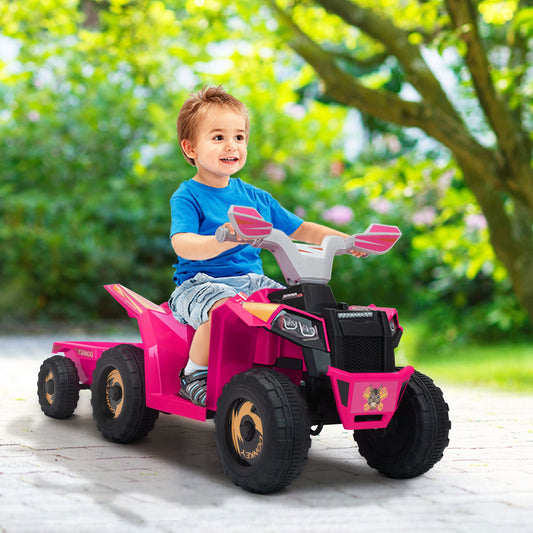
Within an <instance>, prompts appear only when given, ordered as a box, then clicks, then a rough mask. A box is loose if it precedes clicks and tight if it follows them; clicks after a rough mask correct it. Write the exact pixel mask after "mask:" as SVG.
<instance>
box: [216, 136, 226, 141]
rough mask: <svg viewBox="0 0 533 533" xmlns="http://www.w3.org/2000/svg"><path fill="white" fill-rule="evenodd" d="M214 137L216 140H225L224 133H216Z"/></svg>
mask: <svg viewBox="0 0 533 533" xmlns="http://www.w3.org/2000/svg"><path fill="white" fill-rule="evenodd" d="M214 139H215V141H223V140H224V137H223V136H222V135H215V137H214Z"/></svg>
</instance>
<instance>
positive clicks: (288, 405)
mask: <svg viewBox="0 0 533 533" xmlns="http://www.w3.org/2000/svg"><path fill="white" fill-rule="evenodd" d="M228 214H229V218H230V221H231V222H232V225H233V227H234V228H235V230H236V233H237V234H238V235H239V237H240V238H241V239H245V240H246V242H247V243H248V244H251V245H252V246H255V247H260V248H264V249H267V250H270V251H271V252H272V253H273V254H274V256H275V257H276V259H277V261H278V263H279V265H280V268H281V270H282V272H283V274H284V277H285V280H286V282H287V285H288V288H285V289H263V290H260V291H257V292H255V293H254V294H251V295H250V296H246V295H245V294H238V295H237V296H235V297H234V298H232V299H230V300H228V301H227V302H226V303H225V304H224V305H222V306H220V307H219V308H217V309H215V310H214V311H213V313H212V329H211V345H210V355H209V370H208V379H207V398H206V407H200V406H197V405H193V404H192V403H191V402H190V401H188V400H186V399H184V398H181V397H180V396H179V395H178V389H179V386H180V385H179V373H180V370H181V369H182V368H183V367H184V366H185V364H186V362H187V360H188V351H189V345H190V342H191V339H192V337H193V334H194V330H193V328H192V327H191V326H187V325H184V324H181V323H179V322H178V321H176V320H175V319H174V318H173V316H172V313H171V311H170V310H169V308H168V305H167V304H166V303H164V304H161V305H156V304H154V303H152V302H150V301H148V300H147V299H145V298H143V297H142V296H140V295H138V294H136V293H135V292H133V291H132V290H130V289H128V288H126V287H124V286H122V285H118V284H114V285H107V286H106V287H105V288H106V289H107V291H108V292H109V293H110V294H111V295H112V296H113V297H114V298H115V299H116V300H117V301H118V302H119V303H120V304H121V305H122V306H123V307H125V308H126V310H127V312H128V315H129V316H130V317H132V318H136V319H137V321H138V325H139V329H140V334H141V339H142V342H140V343H128V344H125V343H118V342H55V343H54V345H53V350H52V352H53V353H55V354H58V353H62V354H63V355H55V356H52V357H50V358H48V359H46V360H45V361H44V362H43V364H42V366H41V368H40V371H39V377H38V383H37V387H38V397H39V403H40V406H41V408H42V410H43V412H44V413H45V414H46V415H48V416H50V417H53V418H66V417H68V416H70V415H71V414H72V413H73V412H74V410H75V408H76V406H77V403H78V399H79V391H80V389H88V388H90V389H91V404H92V409H93V415H94V419H95V420H96V424H97V426H98V429H99V430H100V431H101V433H102V434H103V435H104V437H106V438H107V439H110V440H112V441H115V442H120V443H128V442H132V441H136V440H138V439H140V438H142V437H145V436H146V435H147V434H148V432H149V431H151V430H152V429H153V427H154V424H155V421H156V419H157V418H158V416H159V413H160V412H163V413H167V414H176V415H180V416H184V417H187V418H191V419H195V420H200V421H205V420H206V419H211V418H214V424H215V440H216V444H217V449H218V454H219V456H220V459H221V462H222V465H223V469H224V472H225V473H226V474H227V475H228V476H229V478H230V479H231V480H232V481H233V482H234V483H235V484H237V485H240V486H241V487H243V488H244V489H246V490H249V491H252V492H257V493H270V492H274V491H277V490H280V489H281V488H283V487H285V486H287V485H289V484H290V483H291V482H292V481H293V480H294V479H295V478H296V477H297V476H298V475H299V474H300V473H301V471H302V469H303V467H304V465H305V463H306V461H307V455H308V450H309V447H310V445H311V438H310V435H318V433H319V432H320V431H321V429H322V428H323V426H324V425H325V424H338V423H341V424H342V425H343V426H344V428H345V429H347V430H352V431H353V436H354V439H355V441H356V443H357V445H358V448H359V452H360V454H361V455H362V456H363V457H364V458H365V459H366V461H367V463H368V464H369V465H370V466H371V467H373V468H375V469H377V470H378V471H379V472H381V473H382V474H384V475H386V476H389V477H392V478H412V477H415V476H419V475H421V474H423V473H425V472H427V471H428V470H429V469H430V468H432V467H433V465H435V463H437V462H438V461H439V460H440V459H441V458H442V455H443V451H444V449H445V448H446V446H447V445H448V442H449V441H448V432H449V429H450V421H449V417H448V405H447V404H446V402H445V401H444V398H443V395H442V392H441V390H440V389H439V388H438V387H437V386H436V385H435V384H434V383H433V381H432V380H431V379H430V378H428V377H427V376H425V375H423V374H421V373H420V372H417V371H415V370H414V369H413V367H411V366H406V367H404V368H398V367H396V365H395V359H394V349H395V348H396V347H397V346H398V343H399V341H400V337H401V335H402V331H403V330H402V328H401V327H400V325H399V322H398V315H397V312H396V310H395V309H392V308H383V307H376V306H375V305H366V306H349V305H347V304H345V303H339V302H337V301H336V300H335V297H334V296H333V293H332V291H331V289H330V287H329V286H328V285H327V283H328V282H329V280H330V277H331V266H332V261H333V258H334V256H336V255H341V254H349V253H352V252H353V251H354V250H355V251H360V252H363V253H366V254H382V253H385V252H387V251H388V250H390V248H392V246H393V245H394V244H395V243H396V241H397V240H398V239H399V238H400V236H401V232H400V230H399V229H398V228H396V227H394V226H384V225H379V224H373V225H371V226H370V227H369V228H368V229H367V230H366V231H365V232H364V233H362V234H356V235H353V236H351V237H348V238H346V239H344V238H342V237H338V236H329V237H326V238H325V239H324V241H323V242H322V245H321V246H311V245H305V244H296V243H294V242H293V241H291V240H290V239H289V237H287V236H286V235H285V234H284V233H282V232H280V231H278V230H276V229H273V228H272V225H271V224H270V223H268V222H266V221H265V220H264V219H263V218H262V217H261V216H260V215H259V213H258V212H257V211H255V210H254V209H252V208H249V207H237V206H232V208H231V209H230V211H229V213H228ZM216 237H217V239H218V240H219V241H221V242H222V241H224V240H235V239H236V237H235V236H232V235H231V234H229V233H228V231H227V229H226V228H224V227H220V228H219V229H218V230H217V234H216Z"/></svg>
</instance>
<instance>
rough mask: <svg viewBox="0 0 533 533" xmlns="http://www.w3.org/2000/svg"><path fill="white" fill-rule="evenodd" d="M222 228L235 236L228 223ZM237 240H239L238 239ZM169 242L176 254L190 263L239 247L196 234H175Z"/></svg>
mask: <svg viewBox="0 0 533 533" xmlns="http://www.w3.org/2000/svg"><path fill="white" fill-rule="evenodd" d="M224 226H226V227H228V228H229V230H230V233H231V234H232V235H234V234H235V230H234V229H233V227H232V226H231V224H230V223H229V222H228V223H226V224H224ZM237 238H239V237H237ZM239 240H241V239H240V238H239ZM171 242H172V248H174V251H175V252H176V254H177V255H179V256H180V257H183V259H188V260H190V261H203V260H205V259H211V258H212V257H216V256H217V255H220V254H221V253H222V252H225V251H227V250H231V248H235V247H236V246H239V243H236V242H223V243H220V242H218V241H217V239H216V237H215V236H214V235H198V234H197V233H175V234H174V235H172V239H171ZM241 244H246V242H245V241H243V242H242V243H241Z"/></svg>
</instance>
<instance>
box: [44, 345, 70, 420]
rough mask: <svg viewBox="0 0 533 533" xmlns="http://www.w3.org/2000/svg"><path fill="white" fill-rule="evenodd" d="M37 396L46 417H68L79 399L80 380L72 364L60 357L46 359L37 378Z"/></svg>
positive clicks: (66, 358) (67, 359)
mask: <svg viewBox="0 0 533 533" xmlns="http://www.w3.org/2000/svg"><path fill="white" fill-rule="evenodd" d="M37 396H38V398H39V405H40V406H41V410H42V411H43V413H44V414H45V415H46V416H50V417H52V418H67V417H69V416H70V415H71V414H72V413H73V412H74V410H75V409H76V406H77V405H78V400H79V398H80V380H79V377H78V371H77V369H76V365H75V364H74V362H73V361H72V360H71V359H69V358H68V357H64V356H62V355H54V356H53V357H50V358H48V359H46V360H45V361H44V362H43V364H42V365H41V368H40V370H39V376H38V378H37Z"/></svg>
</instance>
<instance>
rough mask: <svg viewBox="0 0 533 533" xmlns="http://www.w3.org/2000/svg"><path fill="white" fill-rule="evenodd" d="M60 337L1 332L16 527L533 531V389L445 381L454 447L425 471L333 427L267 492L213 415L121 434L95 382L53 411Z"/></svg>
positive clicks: (31, 531) (1, 511)
mask: <svg viewBox="0 0 533 533" xmlns="http://www.w3.org/2000/svg"><path fill="white" fill-rule="evenodd" d="M86 337H87V336H85V337H84V340H86ZM64 338H65V337H64V336H61V337H60V338H59V340H61V339H64ZM53 340H54V339H53V338H52V337H49V336H37V337H20V336H3V337H0V361H1V362H2V370H1V372H0V532H2V533H4V532H7V533H18V532H22V533H38V532H46V533H47V532H54V533H62V532H72V531H75V532H76V533H83V532H87V533H89V532H90V533H94V532H95V531H98V532H102V533H107V532H116V531H128V532H138V531H142V532H145V531H146V532H152V531H153V532H174V531H175V532H180V533H181V532H186V533H190V532H211V531H213V532H215V531H216V532H220V531H227V532H239V533H240V532H242V533H250V532H253V531H261V532H272V533H277V532H285V531H290V532H300V531H301V532H315V531H317V532H321V531H324V532H325V531H328V532H329V531H333V532H341V531H350V532H351V533H354V532H364V533H369V532H372V533H378V532H431V533H440V532H442V533H454V532H461V533H462V532H465V533H467V532H468V533H472V532H477V531H480V532H483V533H491V532H498V533H504V532H510V531H517V532H523V533H526V532H527V531H533V394H532V395H522V396H519V395H514V394H511V393H502V392H494V391H489V390H483V389H479V388H476V389H469V388H467V387H462V388H458V387H456V386H446V385H445V384H442V383H440V384H439V385H440V386H441V387H442V388H443V390H444V394H445V397H446V399H447V401H448V403H449V405H450V417H451V419H452V431H451V433H450V446H449V447H448V449H447V450H446V452H445V455H444V458H443V459H442V461H441V462H440V463H438V464H437V465H436V466H435V467H434V468H433V469H432V470H431V471H430V472H428V473H427V474H425V475H424V476H421V477H419V478H416V479H412V480H407V481H397V480H392V479H388V478H385V477H383V476H381V475H379V474H378V473H377V472H375V471H374V470H372V469H370V468H369V467H368V466H367V465H366V463H365V461H364V460H363V459H362V458H361V457H360V456H359V454H358V452H357V448H356V446H355V444H354V441H353V439H352V436H351V434H350V432H347V431H345V430H343V428H342V427H341V426H330V427H326V428H325V429H324V430H323V432H322V433H321V434H320V435H319V436H318V437H314V438H313V444H312V447H311V451H310V455H309V461H308V463H307V466H306V468H305V469H304V472H303V473H302V475H301V476H300V478H298V479H297V480H296V481H295V482H294V483H293V484H292V485H291V486H290V487H288V488H287V489H285V490H283V491H281V492H280V493H277V494H274V495H269V496H260V495H254V494H249V493H247V492H245V491H243V490H241V489H240V488H238V487H235V486H234V485H232V484H231V482H230V481H229V480H228V479H227V478H226V477H225V475H224V474H223V472H222V468H221V465H220V463H219V460H218V457H217V453H216V448H215V444H214V426H213V424H212V422H208V423H200V422H192V421H189V420H184V419H180V418H178V417H175V416H168V415H161V416H160V418H159V420H158V422H157V423H156V427H155V429H154V431H152V432H151V433H150V435H149V436H148V438H146V439H145V440H143V441H142V442H139V443H136V444H131V445H119V444H113V443H111V442H108V441H106V440H104V439H103V438H102V437H101V436H100V434H99V433H98V431H97V429H96V425H95V423H94V421H93V419H92V414H91V407H90V392H89V391H81V398H80V403H79V406H78V409H77V411H76V413H75V415H74V416H73V417H71V418H70V419H68V420H63V421H60V420H53V419H50V418H47V417H45V416H44V415H43V414H42V413H41V411H40V408H39V406H38V403H37V397H36V381H37V372H38V370H39V366H40V364H41V362H42V360H44V359H45V358H46V357H48V356H49V354H50V349H51V344H52V341H53ZM55 340H57V339H55ZM99 340H103V339H99ZM116 340H119V339H116ZM120 340H135V339H124V338H122V339H120Z"/></svg>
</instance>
